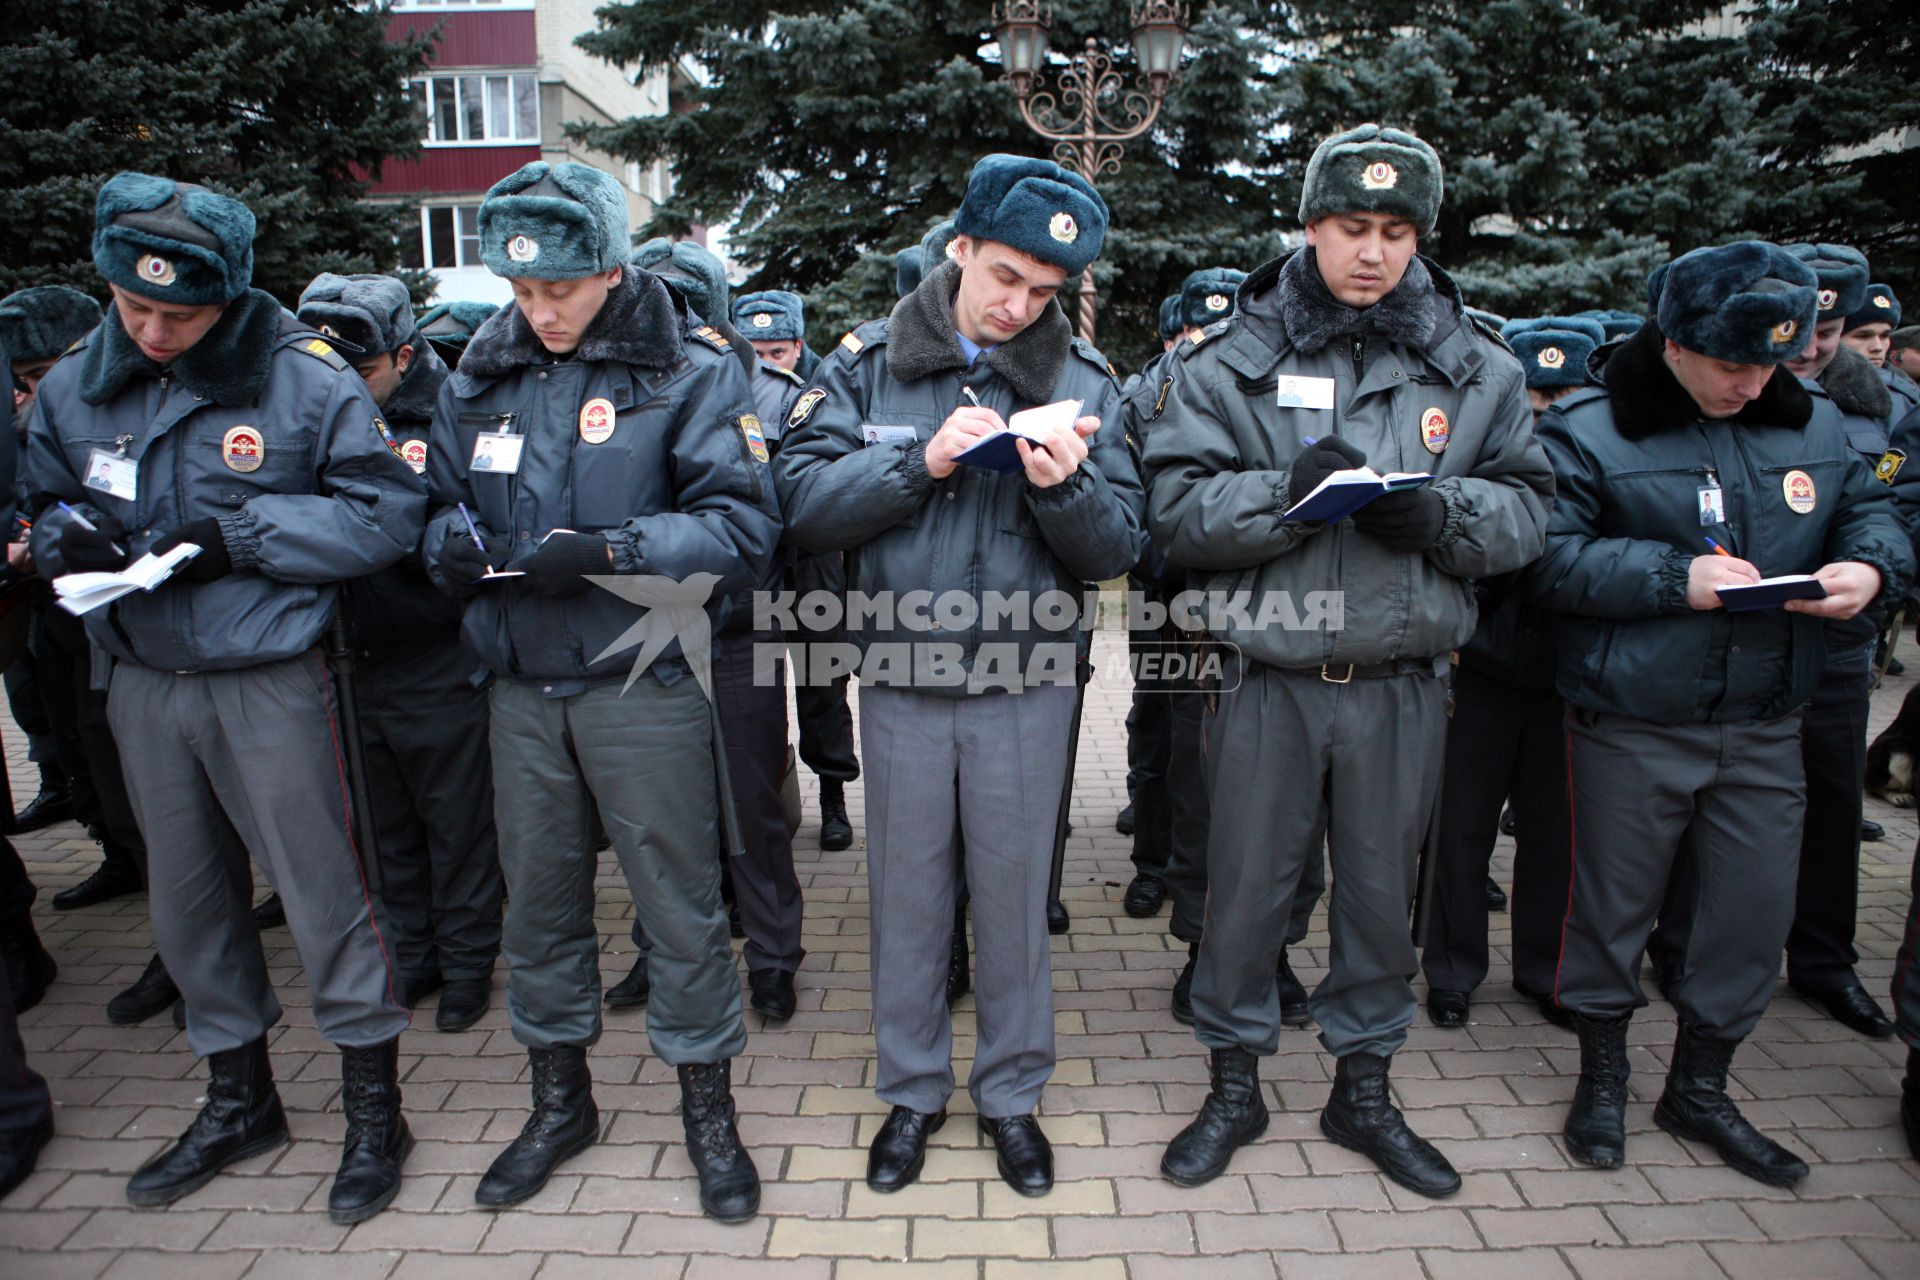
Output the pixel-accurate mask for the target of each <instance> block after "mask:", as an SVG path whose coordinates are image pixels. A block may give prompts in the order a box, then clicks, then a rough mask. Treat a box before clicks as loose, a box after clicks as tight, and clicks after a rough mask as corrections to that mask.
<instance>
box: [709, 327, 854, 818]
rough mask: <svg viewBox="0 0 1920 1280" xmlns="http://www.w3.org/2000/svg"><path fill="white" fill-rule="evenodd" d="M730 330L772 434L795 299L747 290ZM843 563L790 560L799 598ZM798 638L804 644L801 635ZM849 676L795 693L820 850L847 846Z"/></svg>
mask: <svg viewBox="0 0 1920 1280" xmlns="http://www.w3.org/2000/svg"><path fill="white" fill-rule="evenodd" d="M733 323H734V327H735V328H737V329H739V330H740V332H741V333H743V334H745V335H746V338H747V340H748V341H749V342H751V343H752V344H753V349H754V351H755V353H756V354H758V355H759V357H760V368H759V370H758V372H757V373H756V374H755V377H754V404H755V407H756V408H757V409H758V410H759V412H760V415H761V417H760V420H761V421H762V422H768V423H774V424H776V426H775V427H774V428H773V429H774V430H779V429H780V425H779V424H784V423H785V422H786V417H787V410H788V409H790V408H791V407H792V406H793V404H794V402H795V400H796V399H797V398H798V395H799V393H800V391H801V389H802V386H803V385H804V384H802V382H801V379H800V375H799V374H797V373H794V372H793V370H794V368H795V367H796V366H797V365H798V363H799V360H800V355H801V352H802V351H803V350H804V349H805V338H806V315H805V311H804V309H803V306H802V303H801V299H800V295H799V294H797V293H787V292H784V291H782V290H779V289H769V290H767V291H765V292H763V293H749V294H746V295H744V296H742V297H740V298H736V299H735V300H734V304H733ZM846 578H847V574H846V566H845V564H844V560H843V557H842V556H841V554H840V553H839V552H829V553H827V554H825V555H805V554H798V555H796V556H795V557H794V565H793V588H794V591H795V593H796V594H797V595H798V596H800V597H803V598H804V597H805V596H807V595H808V594H810V593H812V592H815V591H826V592H831V593H833V594H836V595H837V594H840V593H842V592H844V591H845V590H846ZM802 634H803V635H804V639H803V638H802ZM802 634H796V639H799V640H801V642H802V643H805V642H807V641H812V642H815V643H832V642H833V641H834V640H835V639H836V638H837V632H832V631H829V632H824V633H819V634H815V633H812V632H807V633H802ZM847 684H848V677H846V676H835V677H834V678H833V679H832V680H830V681H820V680H801V681H799V683H798V686H797V687H796V688H795V690H794V709H795V711H796V712H797V714H798V716H799V720H800V759H801V761H802V762H803V763H805V764H806V766H807V767H808V768H809V769H811V770H813V772H814V776H815V777H817V778H819V779H820V847H821V848H822V849H825V850H827V851H828V852H830V853H831V852H837V851H839V850H841V849H845V848H848V847H850V846H851V845H852V844H853V825H852V823H851V822H850V821H849V820H848V818H847V797H846V787H847V784H848V783H850V782H852V781H854V780H855V779H857V778H858V777H859V776H860V761H859V758H858V756H857V755H856V754H855V752H854V745H853V712H852V711H851V710H850V709H849V708H848V706H847Z"/></svg>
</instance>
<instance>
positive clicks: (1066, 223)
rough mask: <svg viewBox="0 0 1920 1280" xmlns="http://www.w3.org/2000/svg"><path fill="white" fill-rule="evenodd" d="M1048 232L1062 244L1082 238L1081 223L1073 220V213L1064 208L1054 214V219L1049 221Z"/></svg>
mask: <svg viewBox="0 0 1920 1280" xmlns="http://www.w3.org/2000/svg"><path fill="white" fill-rule="evenodd" d="M1047 234H1048V235H1050V236H1052V237H1053V238H1054V239H1055V240H1058V241H1059V242H1060V243H1061V244H1072V243H1073V242H1074V241H1075V240H1078V239H1079V238H1080V225H1079V224H1078V223H1076V222H1075V221H1074V220H1073V215H1072V214H1070V213H1068V212H1066V211H1065V210H1062V211H1061V212H1059V213H1056V214H1054V215H1053V221H1051V222H1049V223H1047Z"/></svg>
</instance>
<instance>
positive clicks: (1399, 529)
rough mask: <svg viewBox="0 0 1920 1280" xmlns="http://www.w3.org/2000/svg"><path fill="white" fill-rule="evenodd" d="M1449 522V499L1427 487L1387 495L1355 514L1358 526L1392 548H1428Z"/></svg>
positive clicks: (1408, 549)
mask: <svg viewBox="0 0 1920 1280" xmlns="http://www.w3.org/2000/svg"><path fill="white" fill-rule="evenodd" d="M1446 522H1447V503H1446V500H1445V499H1444V498H1442V497H1441V496H1440V495H1439V494H1437V493H1435V492H1434V491H1433V490H1431V489H1424V488H1423V489H1401V490H1398V491H1397V492H1394V493H1388V494H1383V495H1381V496H1380V497H1378V498H1375V499H1374V500H1373V501H1372V502H1369V503H1368V504H1367V505H1366V506H1364V507H1362V508H1360V509H1359V510H1358V511H1356V512H1354V513H1353V523H1354V525H1355V527H1357V528H1360V529H1363V530H1365V531H1366V532H1367V533H1369V534H1371V535H1372V536H1373V538H1374V539H1375V540H1376V541H1377V542H1379V543H1380V545H1382V546H1384V547H1385V548H1386V549H1387V550H1389V551H1424V550H1426V549H1427V548H1428V547H1430V546H1432V545H1433V540H1434V539H1435V538H1437V537H1439V536H1440V529H1441V527H1442V526H1443V525H1445V524H1446Z"/></svg>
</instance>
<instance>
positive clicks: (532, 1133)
mask: <svg viewBox="0 0 1920 1280" xmlns="http://www.w3.org/2000/svg"><path fill="white" fill-rule="evenodd" d="M527 1061H528V1062H529V1063H530V1064H531V1065H532V1067H533V1111H532V1113H531V1114H530V1115H528V1116H527V1122H526V1123H525V1124H524V1125H522V1126H521V1127H520V1136H519V1137H517V1138H515V1139H514V1140H513V1141H512V1142H510V1143H508V1144H507V1149H506V1150H505V1151H502V1152H501V1153H500V1154H499V1155H498V1156H495V1157H494V1161H493V1163H492V1164H491V1165H490V1166H488V1168H487V1172H486V1175H485V1176H484V1177H482V1178H481V1179H480V1185H479V1186H478V1187H477V1188H475V1190H474V1193H473V1201H474V1203H475V1204H477V1205H479V1206H480V1207H481V1208H483V1209H504V1208H506V1207H507V1206H508V1205H513V1204H519V1203H520V1202H521V1201H523V1200H531V1199H532V1198H533V1197H534V1196H536V1195H538V1194H539V1193H540V1188H542V1187H544V1186H546V1185H547V1179H548V1178H550V1177H552V1176H553V1171H554V1170H555V1169H556V1168H558V1167H559V1166H560V1163H561V1162H562V1161H564V1160H568V1159H571V1158H572V1157H573V1156H576V1155H578V1154H579V1153H580V1152H582V1151H585V1150H586V1149H587V1148H588V1147H590V1146H592V1145H593V1144H594V1143H596V1142H598V1141H599V1140H600V1111H599V1108H597V1107H595V1106H594V1105H593V1078H592V1077H591V1076H590V1075H589V1074H588V1072H587V1051H586V1048H585V1047H584V1046H582V1045H577V1044H557V1045H554V1046H553V1047H552V1048H548V1049H528V1050H527Z"/></svg>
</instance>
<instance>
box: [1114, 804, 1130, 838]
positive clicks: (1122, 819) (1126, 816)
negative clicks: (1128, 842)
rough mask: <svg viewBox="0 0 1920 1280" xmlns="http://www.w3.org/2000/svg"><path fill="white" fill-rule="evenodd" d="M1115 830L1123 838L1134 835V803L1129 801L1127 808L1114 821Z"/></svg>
mask: <svg viewBox="0 0 1920 1280" xmlns="http://www.w3.org/2000/svg"><path fill="white" fill-rule="evenodd" d="M1113 829H1114V830H1115V831H1118V832H1119V833H1120V834H1121V835H1123V836H1130V835H1132V834H1133V801H1131V800H1129V801H1127V807H1126V808H1124V809H1122V810H1121V811H1120V814H1119V816H1118V817H1116V818H1115V819H1114V820H1113Z"/></svg>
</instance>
